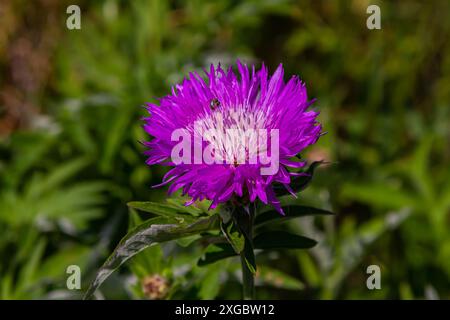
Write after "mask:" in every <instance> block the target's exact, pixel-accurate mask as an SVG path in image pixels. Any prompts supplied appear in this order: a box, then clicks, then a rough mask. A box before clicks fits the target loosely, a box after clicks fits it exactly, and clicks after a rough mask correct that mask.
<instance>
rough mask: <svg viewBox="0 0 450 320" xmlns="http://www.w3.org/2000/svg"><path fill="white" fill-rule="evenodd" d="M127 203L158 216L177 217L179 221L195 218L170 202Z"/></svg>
mask: <svg viewBox="0 0 450 320" xmlns="http://www.w3.org/2000/svg"><path fill="white" fill-rule="evenodd" d="M127 205H128V207H130V208H132V209H136V210H140V211H144V212H150V213H153V214H156V215H158V216H163V217H168V218H175V219H177V220H178V222H179V223H185V222H186V223H189V222H193V221H194V220H195V219H194V218H193V217H192V216H190V215H187V214H184V213H182V212H180V211H179V210H178V208H176V207H174V206H172V205H168V204H163V203H156V202H129V203H127Z"/></svg>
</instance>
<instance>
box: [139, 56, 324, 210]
mask: <svg viewBox="0 0 450 320" xmlns="http://www.w3.org/2000/svg"><path fill="white" fill-rule="evenodd" d="M237 68H238V71H239V74H238V75H236V74H235V73H234V72H233V69H232V68H229V69H228V71H224V70H223V69H222V68H221V67H220V65H219V66H217V68H214V66H213V65H211V67H210V70H209V72H208V71H205V74H206V79H203V78H201V77H200V76H199V75H198V74H197V73H195V72H194V73H191V74H190V77H189V78H188V79H184V80H183V82H182V83H181V84H178V85H176V86H175V87H173V88H172V94H170V95H167V96H165V97H163V98H161V99H160V104H159V105H156V104H150V103H149V104H147V106H148V112H149V113H150V116H149V117H147V118H144V121H145V124H144V129H145V131H146V132H147V133H148V134H149V135H151V136H152V137H153V139H152V140H151V141H150V142H144V144H145V145H146V146H147V147H148V148H149V149H148V150H147V151H146V152H145V154H146V155H147V156H148V159H147V164H148V165H153V164H162V165H168V166H173V168H172V169H171V170H170V171H169V172H168V173H167V174H166V175H165V176H164V178H163V183H162V184H161V185H164V184H168V183H171V185H170V187H169V194H171V193H173V192H175V191H176V190H179V189H182V191H183V194H185V195H188V196H190V197H191V201H189V202H188V203H187V205H190V204H192V203H193V202H194V201H196V200H204V199H208V200H211V201H212V203H211V208H214V207H215V206H217V205H218V204H219V203H223V202H226V201H229V200H230V199H241V200H242V199H244V198H245V199H246V200H247V201H250V202H254V201H255V200H256V199H257V198H259V199H260V200H261V201H262V202H264V203H266V204H271V205H272V206H273V207H275V208H276V209H277V210H278V211H279V212H280V213H283V211H282V209H281V206H280V202H279V201H278V200H277V197H276V195H275V192H274V190H273V184H274V183H280V184H282V185H284V186H285V187H286V189H287V190H289V192H291V193H292V194H293V191H292V190H291V188H290V187H289V183H290V182H291V177H293V176H295V175H296V174H298V173H295V172H291V171H289V170H288V167H291V168H300V167H303V166H304V165H305V162H300V161H294V160H295V158H294V157H296V156H297V155H298V154H299V153H300V152H301V151H302V150H303V149H304V148H306V147H307V146H309V145H311V144H313V143H315V142H316V141H317V139H318V138H319V136H320V134H321V126H320V124H318V123H317V121H316V117H317V115H318V112H314V111H308V107H309V106H310V105H311V104H312V103H313V102H314V101H308V97H307V93H306V87H305V85H304V83H302V82H301V81H300V79H299V78H298V77H296V76H294V77H292V78H291V79H290V80H289V81H288V82H287V83H285V82H284V80H283V73H284V71H283V67H282V65H280V66H279V67H278V68H277V70H276V71H275V73H274V74H273V75H272V76H271V77H269V76H268V71H267V68H266V67H265V66H264V65H262V67H261V69H260V70H259V71H255V67H254V66H253V67H252V69H251V70H249V68H248V67H247V66H246V65H243V64H241V63H240V62H239V61H238V62H237ZM182 140H184V141H182ZM182 146H184V147H185V148H180V147H182ZM186 146H188V147H186ZM208 148H209V149H208ZM180 150H181V151H180ZM211 154H212V155H213V156H212V158H211V157H210V159H209V160H208V159H206V158H204V157H205V156H207V155H211ZM174 155H175V156H177V157H178V158H177V157H175V158H174ZM180 159H181V160H183V161H180ZM211 159H212V160H213V161H214V162H211ZM275 162H276V163H275ZM264 170H265V172H264ZM268 172H269V173H268Z"/></svg>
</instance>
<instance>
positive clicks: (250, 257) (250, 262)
mask: <svg viewBox="0 0 450 320" xmlns="http://www.w3.org/2000/svg"><path fill="white" fill-rule="evenodd" d="M242 255H243V256H244V260H245V264H246V265H247V268H248V270H250V272H251V273H253V274H255V273H256V259H255V250H254V247H253V244H252V242H251V241H249V240H248V239H247V237H246V238H245V246H244V251H243V252H241V256H242Z"/></svg>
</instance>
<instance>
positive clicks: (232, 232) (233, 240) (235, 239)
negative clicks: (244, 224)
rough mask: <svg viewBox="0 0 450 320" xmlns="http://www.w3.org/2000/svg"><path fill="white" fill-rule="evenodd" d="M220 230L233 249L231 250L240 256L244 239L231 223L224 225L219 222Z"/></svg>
mask: <svg viewBox="0 0 450 320" xmlns="http://www.w3.org/2000/svg"><path fill="white" fill-rule="evenodd" d="M220 229H221V230H222V233H223V235H224V236H225V238H226V239H227V241H228V242H229V243H230V244H231V246H232V247H233V250H234V251H235V252H236V253H237V254H240V253H241V252H242V250H244V244H245V238H244V235H243V234H242V233H241V231H240V230H239V228H238V227H237V226H236V224H235V223H234V222H233V221H230V222H229V223H227V224H226V223H224V222H223V221H222V220H221V222H220Z"/></svg>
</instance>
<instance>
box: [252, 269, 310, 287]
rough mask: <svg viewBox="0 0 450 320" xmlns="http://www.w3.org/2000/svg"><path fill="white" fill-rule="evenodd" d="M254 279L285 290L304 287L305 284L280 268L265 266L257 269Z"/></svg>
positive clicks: (262, 283)
mask: <svg viewBox="0 0 450 320" xmlns="http://www.w3.org/2000/svg"><path fill="white" fill-rule="evenodd" d="M256 280H257V281H258V282H259V283H260V284H261V285H270V286H273V287H276V288H282V289H287V290H302V289H303V288H304V287H305V285H304V284H303V283H302V282H301V281H299V280H298V279H296V278H294V277H292V276H290V275H288V274H286V273H284V272H282V271H280V270H277V269H273V268H270V267H266V266H264V267H263V268H260V269H259V271H258V275H257V276H256Z"/></svg>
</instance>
